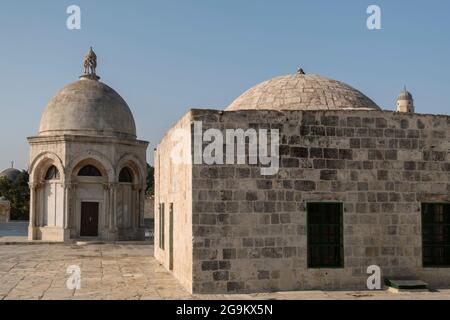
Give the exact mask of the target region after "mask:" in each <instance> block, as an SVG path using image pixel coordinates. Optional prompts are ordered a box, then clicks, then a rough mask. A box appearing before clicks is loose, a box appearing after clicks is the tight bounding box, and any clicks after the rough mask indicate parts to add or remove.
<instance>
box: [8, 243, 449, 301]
mask: <svg viewBox="0 0 450 320" xmlns="http://www.w3.org/2000/svg"><path fill="white" fill-rule="evenodd" d="M69 266H79V267H80V271H81V288H80V289H79V290H76V289H68V288H67V280H68V278H69V277H70V276H71V275H70V274H68V273H67V268H68V267H69ZM139 299H141V300H163V299H170V300H255V299H257V300H311V299H314V300H329V299H335V300H380V299H385V300H386V299H387V300H411V299H420V300H450V289H445V290H438V291H435V292H405V293H403V292H401V293H397V294H395V293H390V292H388V291H387V290H382V291H295V292H271V293H256V294H236V295H234V294H216V295H214V294H209V295H206V294H203V295H192V294H190V293H189V292H187V291H186V290H185V289H184V288H183V287H182V286H181V284H180V283H179V282H178V281H177V280H176V279H175V278H174V277H173V276H172V274H171V273H170V272H168V271H167V270H165V269H164V268H163V267H162V266H160V264H159V263H157V261H156V260H155V258H154V257H153V246H152V245H148V244H144V245H140V244H120V243H109V244H93V245H86V246H76V245H74V244H51V245H50V244H41V245H35V246H29V245H25V244H15V245H8V246H0V300H139Z"/></svg>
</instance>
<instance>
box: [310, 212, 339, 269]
mask: <svg viewBox="0 0 450 320" xmlns="http://www.w3.org/2000/svg"><path fill="white" fill-rule="evenodd" d="M307 231H308V232H307V237H308V239H307V242H308V268H342V267H343V266H344V245H343V206H342V204H341V203H308V204H307Z"/></svg>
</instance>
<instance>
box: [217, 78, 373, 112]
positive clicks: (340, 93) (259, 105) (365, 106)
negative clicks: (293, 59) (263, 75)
mask: <svg viewBox="0 0 450 320" xmlns="http://www.w3.org/2000/svg"><path fill="white" fill-rule="evenodd" d="M267 109H269V110H270V109H271V110H342V109H344V110H345V109H350V110H352V109H359V110H380V107H379V106H377V104H376V103H375V102H373V101H372V100H371V99H369V98H368V97H367V96H365V95H364V94H363V93H361V92H360V91H358V90H356V89H354V88H352V87H351V86H349V85H347V84H345V83H342V82H340V81H336V80H333V79H329V78H326V77H322V76H319V75H313V74H304V73H303V71H301V72H298V73H297V74H293V75H287V76H281V77H276V78H273V79H271V80H268V81H265V82H263V83H260V84H258V85H256V86H254V87H253V88H251V89H250V90H248V91H247V92H245V93H244V94H242V95H241V96H240V97H238V98H237V99H236V100H235V101H234V102H233V103H232V104H231V105H230V106H229V107H228V108H227V109H226V110H227V111H235V110H267Z"/></svg>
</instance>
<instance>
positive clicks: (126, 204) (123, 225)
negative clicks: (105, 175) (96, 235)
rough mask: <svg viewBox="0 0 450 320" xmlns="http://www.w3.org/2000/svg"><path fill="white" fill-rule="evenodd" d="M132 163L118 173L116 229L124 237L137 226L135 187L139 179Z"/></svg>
mask: <svg viewBox="0 0 450 320" xmlns="http://www.w3.org/2000/svg"><path fill="white" fill-rule="evenodd" d="M134 168H135V167H134V166H133V164H132V163H129V162H128V163H125V164H124V166H123V167H122V169H121V170H120V171H119V176H118V180H119V185H118V186H117V194H116V197H117V198H116V200H117V207H116V210H117V227H118V228H119V232H123V235H124V236H125V235H126V234H127V233H129V232H130V229H133V228H136V226H137V225H138V221H137V218H138V211H139V206H138V203H137V202H138V200H137V199H138V190H137V188H136V186H135V184H136V182H137V181H139V178H138V176H137V174H136V170H134Z"/></svg>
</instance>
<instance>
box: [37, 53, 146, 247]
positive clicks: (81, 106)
mask: <svg viewBox="0 0 450 320" xmlns="http://www.w3.org/2000/svg"><path fill="white" fill-rule="evenodd" d="M87 58H88V59H87V60H86V61H87V63H88V64H87V65H85V67H86V66H89V63H93V62H95V66H96V56H95V54H94V53H93V51H92V49H91V51H90V52H89V54H88V56H87ZM86 70H87V72H95V67H89V68H88V67H86ZM92 70H94V71H92ZM99 79H100V78H99V77H98V76H97V75H96V74H95V73H87V74H84V75H83V76H81V77H80V80H79V81H76V82H74V83H72V84H69V85H67V86H66V87H64V88H63V89H62V90H61V91H60V92H59V93H58V94H57V95H56V96H55V97H54V98H52V99H51V101H50V102H49V104H48V106H47V107H46V109H45V111H44V113H43V116H42V119H41V123H40V129H39V135H38V136H35V137H30V138H28V142H29V144H30V161H29V173H30V188H31V197H30V227H29V239H30V240H47V241H67V240H70V239H79V238H84V237H88V238H95V239H100V240H135V239H136V240H138V239H143V238H144V201H145V189H146V176H147V169H146V151H147V146H148V142H145V141H140V140H137V139H136V127H135V123H134V119H133V115H132V113H131V111H130V109H129V107H128V105H127V104H126V102H125V101H124V100H123V99H122V98H121V97H120V95H119V94H118V93H117V92H115V91H114V90H113V89H112V88H110V87H108V86H107V85H105V84H104V83H102V82H100V81H99Z"/></svg>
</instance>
